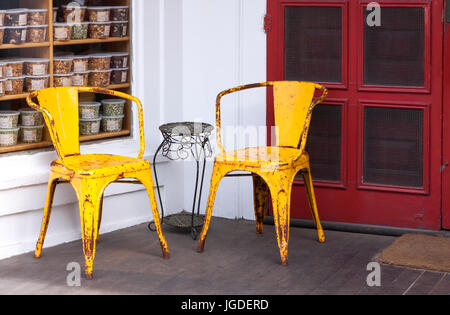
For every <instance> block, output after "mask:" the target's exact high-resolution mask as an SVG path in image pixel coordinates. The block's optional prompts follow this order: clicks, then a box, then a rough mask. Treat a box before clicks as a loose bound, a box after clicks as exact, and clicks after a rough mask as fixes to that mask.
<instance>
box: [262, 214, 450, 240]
mask: <svg viewBox="0 0 450 315" xmlns="http://www.w3.org/2000/svg"><path fill="white" fill-rule="evenodd" d="M320 223H321V225H322V228H323V229H324V230H330V231H340V232H350V233H362V234H375V235H385V236H402V235H404V234H426V235H433V236H444V237H450V231H444V230H441V231H433V230H424V229H411V228H401V227H393V226H384V225H370V224H356V223H345V222H332V221H320ZM264 224H269V225H273V224H274V221H273V216H266V218H265V219H264ZM290 226H291V227H292V226H293V227H301V228H309V229H315V228H316V226H315V224H314V222H313V221H312V220H305V219H291V221H290Z"/></svg>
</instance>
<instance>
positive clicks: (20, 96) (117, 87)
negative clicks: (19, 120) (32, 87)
mask: <svg viewBox="0 0 450 315" xmlns="http://www.w3.org/2000/svg"><path fill="white" fill-rule="evenodd" d="M130 86H131V84H130V83H122V84H113V85H109V86H107V87H106V89H108V90H120V89H127V88H129V87H130ZM28 94H29V93H22V94H17V95H5V96H2V97H0V102H1V101H11V100H20V99H26V98H27V97H28Z"/></svg>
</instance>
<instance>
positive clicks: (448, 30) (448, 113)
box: [442, 0, 450, 229]
mask: <svg viewBox="0 0 450 315" xmlns="http://www.w3.org/2000/svg"><path fill="white" fill-rule="evenodd" d="M445 6H446V8H445V14H444V87H445V88H444V111H443V120H444V123H443V126H444V128H443V129H444V130H443V139H444V141H443V148H444V152H443V161H442V227H443V228H444V229H450V167H449V161H450V89H449V87H450V1H449V0H447V1H446V3H445Z"/></svg>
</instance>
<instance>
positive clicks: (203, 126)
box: [148, 122, 214, 240]
mask: <svg viewBox="0 0 450 315" xmlns="http://www.w3.org/2000/svg"><path fill="white" fill-rule="evenodd" d="M159 130H160V131H161V133H162V135H163V138H164V139H163V141H162V142H161V144H160V146H159V147H158V149H157V150H156V153H155V156H154V158H153V172H154V175H155V181H156V189H157V191H158V197H159V203H160V205H161V225H162V224H163V223H164V224H166V225H167V226H170V227H172V228H175V229H178V230H182V231H189V230H190V232H191V235H192V238H193V239H194V240H195V239H197V236H198V233H199V232H198V230H197V229H199V228H200V227H202V226H203V220H204V216H203V215H200V202H201V198H202V189H203V179H204V177H205V165H206V158H208V157H211V156H212V148H211V143H210V142H209V136H210V135H211V132H212V131H213V130H214V127H213V126H212V125H210V124H207V123H201V122H176V123H169V124H164V125H161V126H160V127H159ZM160 151H161V154H162V155H163V156H164V157H166V158H168V159H169V160H172V161H176V160H186V159H187V158H188V157H189V155H190V154H192V157H193V158H194V159H195V161H196V164H197V175H196V179H195V190H194V199H193V204H192V213H189V212H185V211H183V212H181V213H177V214H172V215H169V216H167V217H164V206H163V203H162V199H161V193H160V191H159V183H158V175H157V172H156V157H157V155H158V153H159V152H160ZM202 159H203V166H202V171H201V173H202V174H201V181H200V187H198V185H199V176H200V161H201V160H202ZM197 195H198V197H197ZM197 199H198V200H197ZM196 207H197V214H195V208H196ZM153 224H154V223H153V222H151V223H150V224H149V225H148V228H149V229H150V230H152V231H154V230H155V229H154V227H153V226H152V225H153Z"/></svg>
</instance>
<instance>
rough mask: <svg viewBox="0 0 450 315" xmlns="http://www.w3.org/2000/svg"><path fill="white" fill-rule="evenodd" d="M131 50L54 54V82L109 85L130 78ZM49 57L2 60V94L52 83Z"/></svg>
mask: <svg viewBox="0 0 450 315" xmlns="http://www.w3.org/2000/svg"><path fill="white" fill-rule="evenodd" d="M128 60H129V54H128V53H127V52H113V53H105V52H103V53H95V54H89V55H66V56H55V57H54V58H53V74H54V75H53V86H55V87H62V86H95V87H107V86H109V85H112V84H123V83H127V82H128V76H129V74H128V72H129V71H128V70H129V68H128V64H129V62H128ZM49 64H50V60H49V59H46V58H27V59H10V60H4V61H0V96H3V95H17V94H22V93H23V92H33V91H36V90H41V89H44V88H47V87H49V79H50V74H49Z"/></svg>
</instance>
